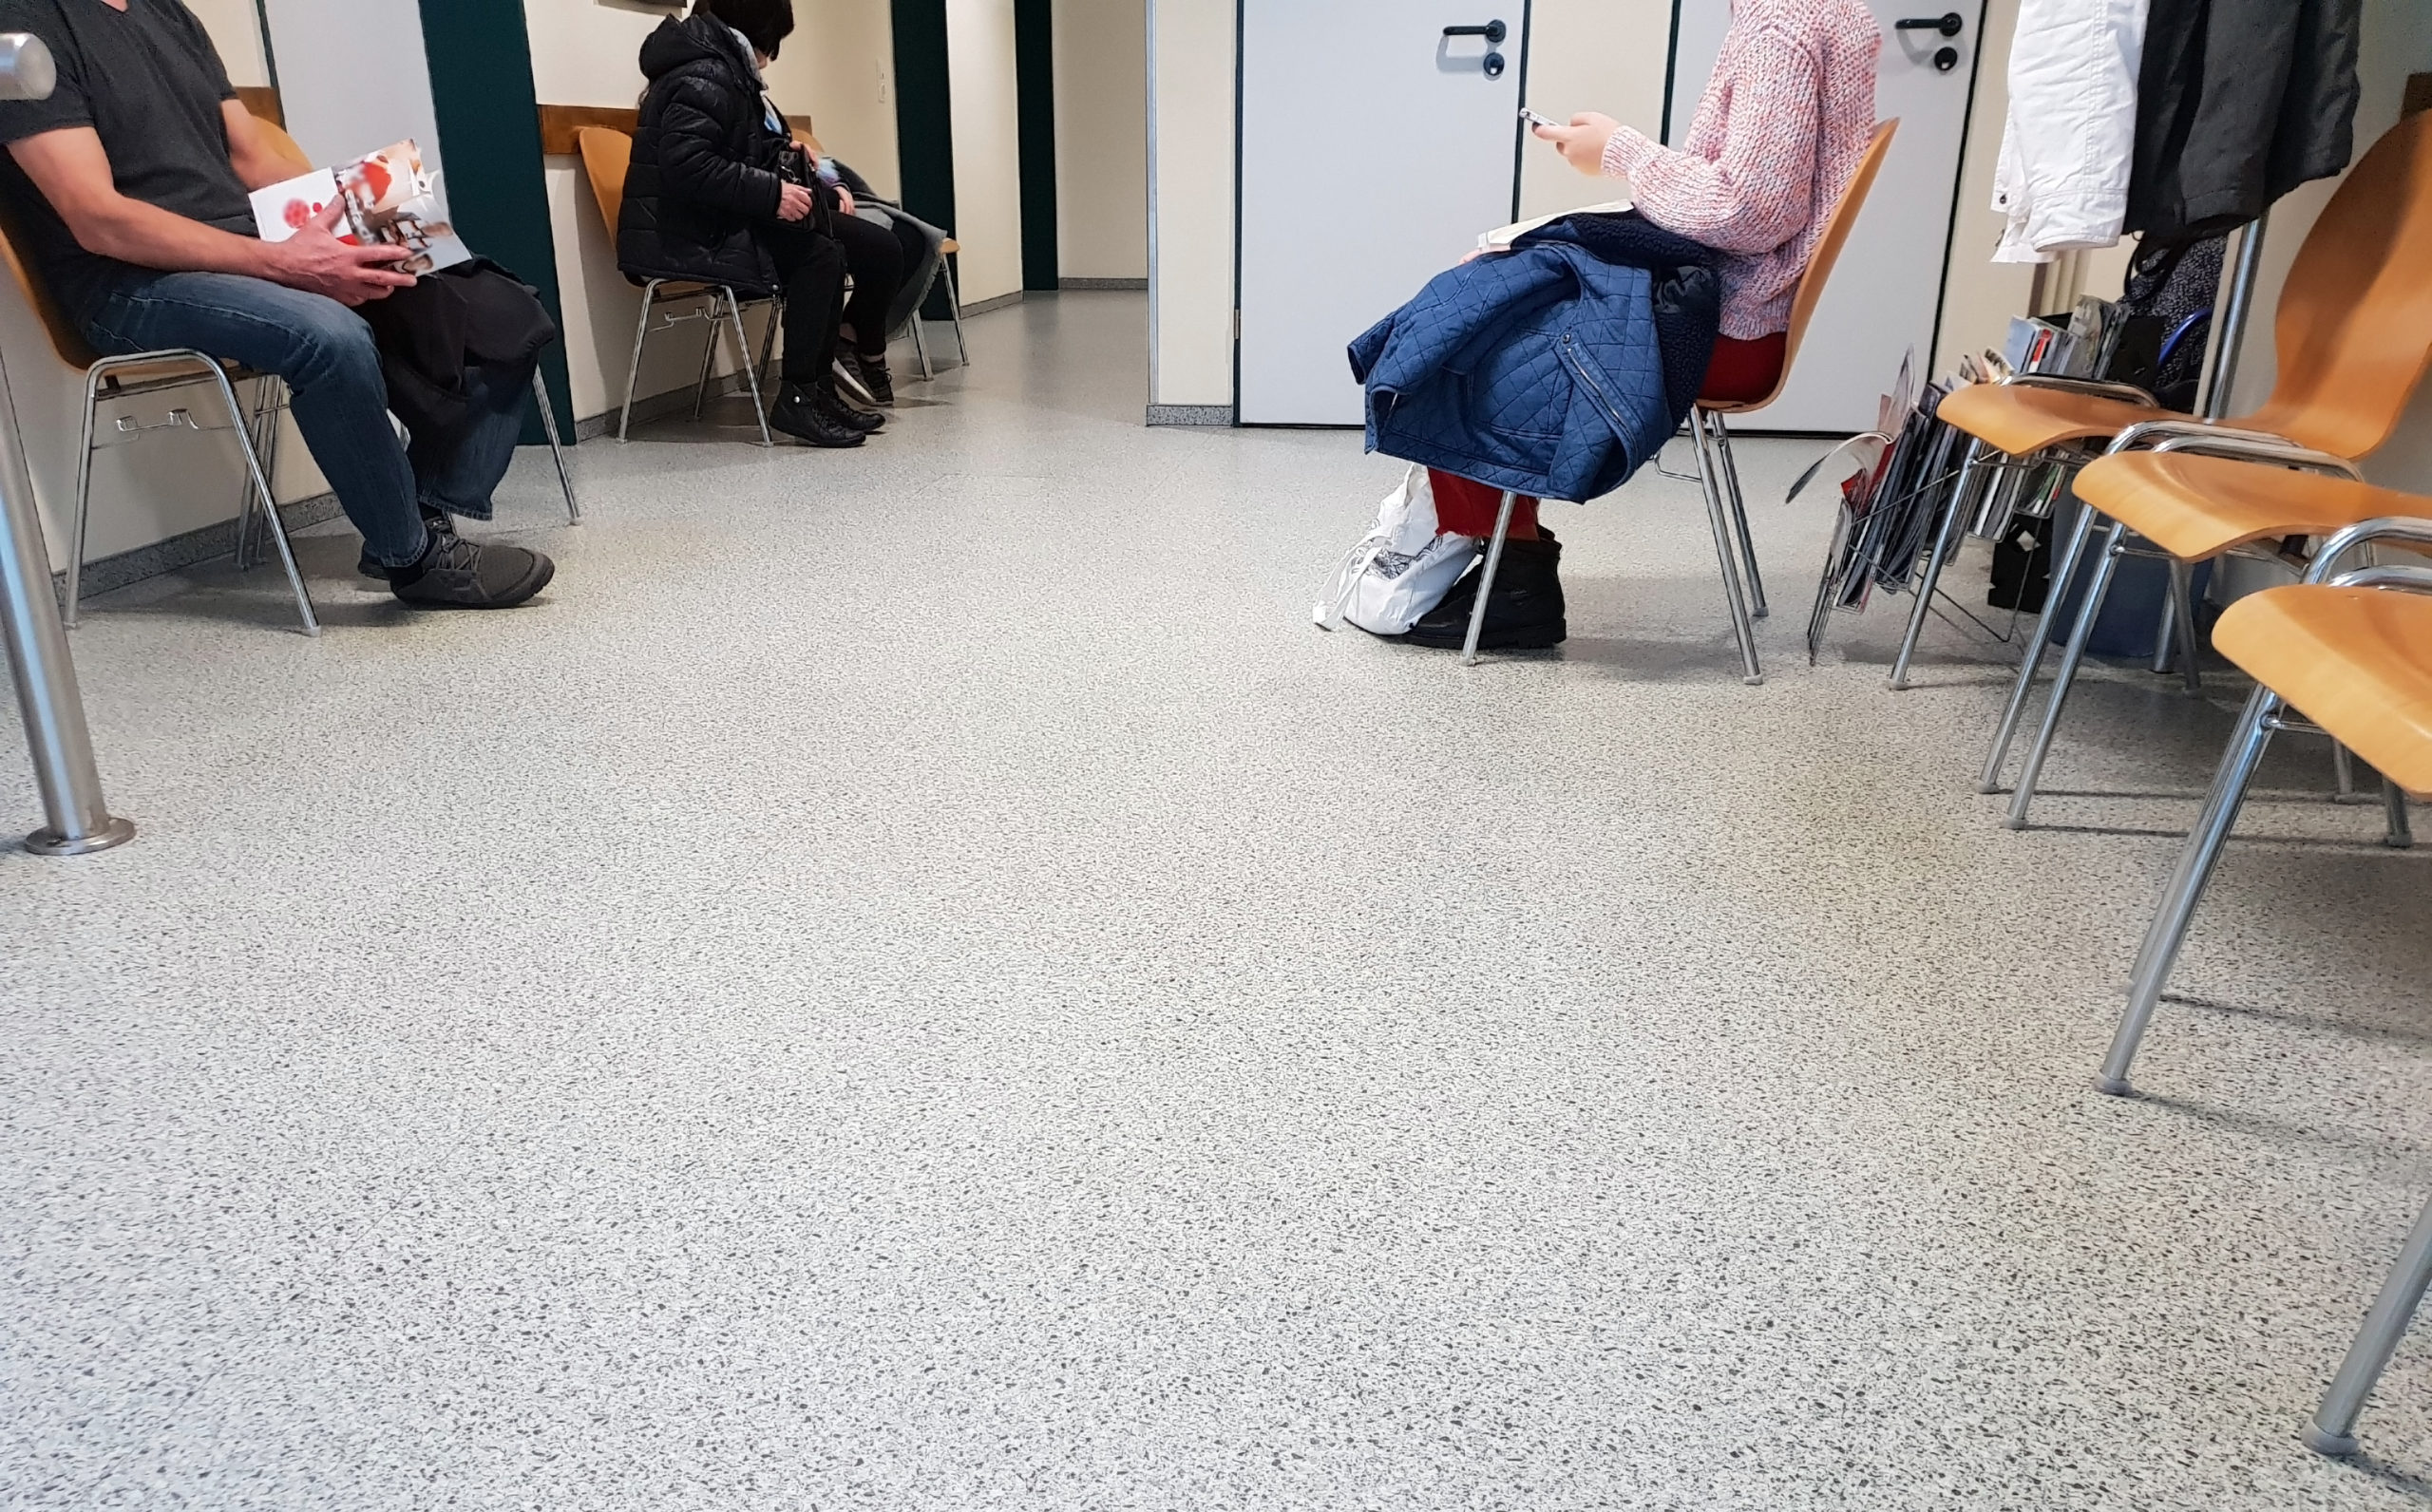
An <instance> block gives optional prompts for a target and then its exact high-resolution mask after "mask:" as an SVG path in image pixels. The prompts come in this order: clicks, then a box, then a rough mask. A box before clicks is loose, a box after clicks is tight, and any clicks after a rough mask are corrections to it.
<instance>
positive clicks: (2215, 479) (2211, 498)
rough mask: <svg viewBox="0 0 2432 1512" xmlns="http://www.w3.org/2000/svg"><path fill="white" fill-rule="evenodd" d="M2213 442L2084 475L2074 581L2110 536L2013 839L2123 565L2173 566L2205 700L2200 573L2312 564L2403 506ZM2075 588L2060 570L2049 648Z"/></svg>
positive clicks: (2134, 454)
mask: <svg viewBox="0 0 2432 1512" xmlns="http://www.w3.org/2000/svg"><path fill="white" fill-rule="evenodd" d="M2207 439H2208V438H2205V437H2202V436H2173V437H2169V438H2166V439H2165V440H2163V441H2162V442H2161V443H2160V444H2158V445H2157V446H2156V447H2155V448H2154V449H2153V450H2151V451H2126V452H2120V453H2118V454H2116V455H2111V456H2106V457H2102V458H2100V459H2098V460H2097V461H2095V462H2093V463H2090V464H2088V466H2087V467H2086V469H2085V471H2083V472H2082V473H2080V474H2079V475H2078V479H2077V485H2076V487H2077V495H2078V498H2079V500H2080V501H2081V503H2082V505H2083V508H2082V509H2081V511H2080V514H2079V519H2078V522H2077V526H2076V528H2075V529H2074V530H2073V531H2072V532H2071V534H2070V538H2069V542H2068V545H2067V546H2066V548H2065V549H2064V550H2063V551H2062V556H2061V564H2062V567H2064V568H2066V569H2067V570H2068V572H2069V573H2071V574H2074V573H2075V571H2076V568H2077V564H2078V562H2079V561H2080V560H2081V558H2083V556H2084V554H2085V552H2086V551H2087V549H2088V546H2089V541H2090V539H2091V538H2092V537H2093V535H2094V533H2095V532H2096V531H2097V530H2098V529H2101V530H2102V532H2103V534H2102V538H2101V539H2100V542H2097V543H2094V545H2093V549H2094V550H2095V551H2096V552H2097V553H2098V555H2097V557H2096V559H2095V564H2094V571H2093V575H2092V576H2091V578H2090V580H2089V581H2088V583H2087V585H2086V591H2085V596H2084V600H2083V603H2082V604H2081V607H2080V610H2079V614H2078V617H2077V621H2076V629H2075V630H2073V632H2072V633H2071V634H2070V637H2069V643H2068V646H2067V647H2066V649H2065V650H2064V651H2063V652H2062V657H2061V667H2060V671H2059V672H2058V673H2057V675H2056V677H2055V679H2054V682H2053V687H2052V693H2051V697H2050V699H2049V701H2048V702H2047V703H2046V704H2045V706H2044V709H2043V723H2042V726H2041V728H2039V729H2038V730H2037V731H2036V736H2035V740H2034V743H2033V745H2032V746H2031V747H2029V748H2028V751H2027V755H2026V763H2025V766H2024V770H2022V772H2021V773H2020V775H2019V780H2018V783H2017V785H2016V786H2015V787H2014V788H2013V790H2012V793H2011V800H2010V807H2009V815H2008V818H2007V820H2006V822H2007V823H2008V824H2009V826H2010V827H2011V828H2013V829H2018V828H2023V827H2024V825H2025V823H2026V820H2027V813H2028V807H2029V805H2030V804H2031V803H2033V802H2034V799H2035V792H2036V784H2037V783H2038V782H2039V781H2041V779H2042V776H2043V764H2044V760H2045V758H2046V757H2047V756H2048V755H2049V754H2050V751H2051V748H2052V742H2053V736H2054V733H2055V732H2056V731H2057V730H2058V728H2060V723H2061V714H2062V709H2063V708H2064V707H2065V706H2066V704H2067V701H2068V697H2069V690H2070V689H2071V688H2072V687H2074V686H2075V683H2076V679H2077V674H2078V670H2079V667H2080V664H2081V662H2082V661H2083V659H2084V655H2085V647H2086V641H2087V638H2088V636H2089V634H2090V633H2091V632H2092V629H2093V625H2094V622H2095V619H2096V617H2097V616H2099V615H2100V614H2101V612H2102V606H2103V602H2104V600H2105V598H2106V596H2107V595H2108V594H2109V593H2110V590H2111V584H2112V581H2113V576H2114V574H2115V572H2116V571H2117V569H2118V567H2119V560H2120V558H2123V557H2126V556H2130V555H2138V554H2144V555H2158V556H2160V557H2162V558H2165V559H2167V560H2168V561H2169V563H2170V568H2171V583H2172V589H2171V595H2170V599H2171V602H2170V608H2171V612H2172V617H2173V621H2174V627H2175V629H2174V633H2175V635H2176V639H2177V641H2178V643H2179V646H2180V649H2181V656H2180V659H2181V669H2182V671H2183V673H2184V675H2185V678H2186V681H2187V686H2188V690H2189V691H2191V692H2199V693H2200V692H2201V691H2202V690H2203V676H2202V673H2201V671H2199V670H2198V669H2197V666H2196V658H2195V654H2194V648H2195V647H2196V646H2198V645H2199V644H2200V643H2201V640H2200V637H2199V636H2198V635H2197V633H2196V630H2195V567H2196V566H2197V564H2199V563H2202V562H2207V561H2211V560H2214V558H2220V557H2223V556H2227V555H2232V554H2236V555H2261V556H2267V557H2269V558H2272V559H2275V560H2278V561H2281V562H2283V563H2284V564H2290V565H2297V566H2302V565H2303V561H2304V558H2303V557H2302V555H2300V554H2298V553H2297V552H2296V551H2295V550H2294V549H2292V543H2294V542H2296V541H2299V540H2301V539H2303V540H2317V539H2322V538H2325V537H2329V536H2333V535H2336V534H2337V533H2338V532H2340V531H2342V530H2345V529H2347V527H2348V526H2350V525H2353V524H2356V523H2357V522H2358V521H2360V520H2371V519H2374V518H2376V517H2378V516H2382V515H2386V514H2388V513H2390V508H2391V503H2392V500H2393V498H2394V497H2395V496H2393V495H2392V494H2390V493H2389V491H2388V490H2386V489H2380V488H2372V487H2367V486H2366V484H2364V483H2362V482H2357V481H2356V479H2355V475H2354V469H2353V468H2352V467H2350V466H2349V465H2348V464H2347V463H2346V462H2345V461H2344V460H2343V459H2340V458H2335V457H2329V456H2327V455H2324V454H2322V453H2315V452H2305V451H2301V450H2299V449H2297V448H2295V447H2289V448H2285V449H2284V450H2281V451H2277V452H2275V451H2274V449H2273V448H2271V447H2268V446H2265V447H2248V448H2242V449H2241V450H2240V451H2239V452H2237V453H2235V454H2233V455H2231V456H2220V455H2211V454H2208V448H2207V447H2206V441H2207ZM2105 521H2108V526H2107V528H2105V526H2104V522H2105ZM2138 543H2142V546H2141V550H2140V546H2139V544H2138ZM2067 580H2068V578H2067V577H2065V576H2062V575H2061V573H2059V572H2057V571H2056V573H2055V574H2054V576H2053V577H2052V583H2053V585H2054V587H2053V591H2052V592H2051V593H2050V594H2049V595H2047V596H2046V598H2045V602H2044V613H2043V620H2042V622H2041V623H2040V624H2039V625H2038V626H2037V630H2036V633H2037V635H2038V636H2039V637H2041V638H2042V639H2043V640H2048V639H2049V638H2050V635H2051V633H2052V629H2053V626H2054V623H2055V621H2056V619H2057V618H2058V615H2059V613H2060V605H2061V599H2062V593H2061V590H2060V585H2061V584H2062V583H2063V582H2066V581H2067ZM2042 660H2043V652H2042V649H2041V646H2040V645H2039V646H2033V647H2029V648H2028V650H2027V652H2026V654H2025V656H2024V658H2022V660H2021V662H2020V664H2019V673H2018V678H2017V681H2016V683H2015V684H2014V686H2013V687H2012V689H2011V690H2010V698H2009V703H2008V705H2007V706H2006V707H2005V709H2004V710H2003V712H2002V720H2001V724H2000V726H1999V728H1996V730H1995V731H1994V734H1993V746H1992V749H1991V750H1990V752H1988V753H1987V755H1986V759H1985V770H1984V772H1983V774H1982V776H1981V778H1980V779H1979V782H1978V789H1979V791H1982V792H1986V793H1991V792H1996V791H1998V790H1999V788H2000V783H2001V776H2002V770H2003V766H2004V765H2005V760H2006V758H2007V756H2008V753H2009V748H2010V746H2011V744H2012V742H2013V741H2014V740H2015V738H2016V736H2017V733H2018V728H2019V725H2020V722H2021V719H2022V717H2023V716H2024V712H2025V709H2026V703H2027V698H2028V695H2029V692H2030V690H2031V688H2032V685H2033V682H2034V678H2035V674H2036V670H2037V667H2038V666H2039V665H2040V664H2041V662H2042ZM2402 815H2403V811H2402Z"/></svg>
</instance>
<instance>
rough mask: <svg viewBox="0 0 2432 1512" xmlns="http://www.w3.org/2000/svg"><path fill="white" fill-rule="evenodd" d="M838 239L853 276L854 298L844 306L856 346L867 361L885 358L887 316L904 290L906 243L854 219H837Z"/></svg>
mask: <svg viewBox="0 0 2432 1512" xmlns="http://www.w3.org/2000/svg"><path fill="white" fill-rule="evenodd" d="M836 239H837V240H838V241H839V242H842V243H843V244H844V247H845V268H846V269H848V270H849V271H850V272H851V273H852V274H853V294H852V298H851V301H850V302H849V303H847V304H846V305H845V324H846V325H848V326H851V327H852V328H853V345H854V347H855V348H857V349H858V350H860V351H861V353H862V354H863V355H864V356H865V357H883V356H885V355H886V312H887V311H888V309H889V308H890V307H892V306H893V305H894V303H895V296H896V294H897V293H900V292H901V291H902V288H903V274H904V269H905V266H906V265H905V263H904V260H903V243H902V241H901V240H899V239H898V238H897V236H896V235H895V233H894V232H893V231H892V230H890V229H888V228H887V227H885V226H881V225H874V224H872V223H871V222H869V221H866V220H862V219H858V218H856V217H852V216H839V217H837V219H836Z"/></svg>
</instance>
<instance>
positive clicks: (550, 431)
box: [532, 366, 582, 525]
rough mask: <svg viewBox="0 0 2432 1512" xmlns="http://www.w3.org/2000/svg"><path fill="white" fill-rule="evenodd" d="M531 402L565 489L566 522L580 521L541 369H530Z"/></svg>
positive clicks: (580, 510)
mask: <svg viewBox="0 0 2432 1512" xmlns="http://www.w3.org/2000/svg"><path fill="white" fill-rule="evenodd" d="M532 402H533V403H534V404H536V405H539V406H541V433H542V435H544V436H546V437H548V438H549V460H550V461H552V462H554V463H557V464H558V486H559V487H560V488H561V489H563V490H564V491H565V496H566V523H567V524H569V525H580V524H581V523H582V505H581V504H580V503H578V502H576V501H575V497H574V474H573V473H571V472H569V471H567V470H566V449H565V447H564V446H563V445H561V444H560V443H559V441H558V412H557V410H556V409H554V408H553V407H551V406H550V404H549V386H548V384H547V383H546V382H544V381H543V380H542V377H541V369H540V368H539V367H538V366H535V367H534V368H533V369H532Z"/></svg>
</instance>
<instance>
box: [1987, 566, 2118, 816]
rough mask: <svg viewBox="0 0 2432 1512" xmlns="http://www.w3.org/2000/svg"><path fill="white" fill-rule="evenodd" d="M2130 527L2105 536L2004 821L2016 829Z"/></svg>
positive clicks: (2074, 681) (2030, 802) (2108, 591)
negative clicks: (2098, 558) (2033, 742)
mask: <svg viewBox="0 0 2432 1512" xmlns="http://www.w3.org/2000/svg"><path fill="white" fill-rule="evenodd" d="M2127 534H2128V527H2127V526H2126V525H2124V524H2121V523H2120V522H2119V521H2118V520H2114V521H2112V524H2111V529H2110V530H2109V531H2107V532H2105V533H2104V535H2103V538H2102V556H2101V558H2100V560H2098V561H2097V562H2096V563H2095V566H2094V580H2093V581H2091V582H2089V583H2087V584H2086V601H2085V603H2084V604H2082V605H2081V606H2080V607H2079V609H2078V623H2077V628H2076V629H2074V630H2072V631H2071V632H2070V633H2069V647H2068V650H2066V651H2064V652H2062V653H2061V670H2060V671H2057V672H2055V673H2054V674H2053V676H2052V696H2051V700H2050V701H2049V702H2048V703H2046V704H2045V705H2044V706H2043V724H2042V725H2041V726H2039V727H2037V728H2036V731H2035V744H2033V745H2032V746H2029V747H2027V748H2026V765H2024V766H2023V767H2022V768H2020V770H2019V774H2018V786H2017V787H2015V788H2013V789H2012V790H2011V792H2010V812H2009V818H2008V819H2007V820H2005V823H2007V824H2008V825H2009V827H2010V828H2012V829H2024V828H2025V827H2026V813H2027V810H2028V809H2029V808H2031V807H2033V806H2034V804H2035V784H2036V783H2037V782H2038V781H2039V780H2041V779H2042V777H2043V762H2044V758H2046V757H2048V756H2050V755H2051V754H2052V737H2053V736H2054V735H2055V734H2057V733H2059V731H2060V728H2061V711H2062V709H2066V708H2067V707H2068V704H2069V692H2070V690H2072V689H2074V688H2075V687H2077V683H2078V668H2079V667H2080V666H2081V664H2082V663H2083V662H2084V661H2085V659H2086V642H2087V641H2089V640H2091V639H2093V638H2094V622H2095V621H2096V619H2098V618H2100V616H2101V614H2102V601H2103V600H2104V599H2106V598H2108V597H2110V596H2111V580H2112V579H2113V578H2114V577H2116V576H2119V558H2120V557H2121V556H2122V555H2123V552H2122V548H2121V542H2122V540H2123V539H2125V538H2126V537H2127Z"/></svg>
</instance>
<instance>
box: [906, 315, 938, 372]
mask: <svg viewBox="0 0 2432 1512" xmlns="http://www.w3.org/2000/svg"><path fill="white" fill-rule="evenodd" d="M922 297H923V298H925V297H927V296H926V295H923V296H922ZM927 325H928V321H927V320H926V319H924V318H923V317H922V316H921V311H920V308H919V307H918V306H915V307H913V311H912V351H913V354H914V355H915V356H917V357H919V358H920V359H921V382H922V383H924V384H925V383H931V382H934V381H935V380H936V378H937V376H938V373H937V369H934V368H932V367H930V366H929V338H928V336H927V335H926V334H925V333H924V332H923V330H922V328H924V327H925V326H927Z"/></svg>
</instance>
